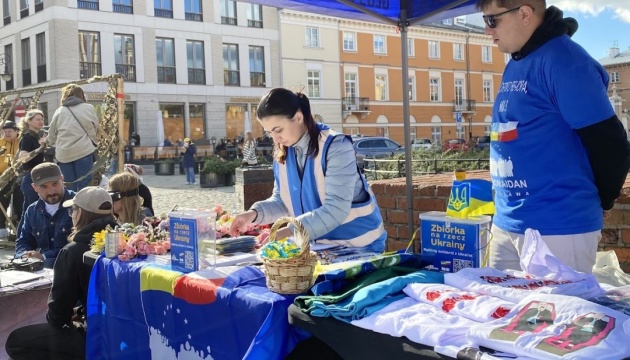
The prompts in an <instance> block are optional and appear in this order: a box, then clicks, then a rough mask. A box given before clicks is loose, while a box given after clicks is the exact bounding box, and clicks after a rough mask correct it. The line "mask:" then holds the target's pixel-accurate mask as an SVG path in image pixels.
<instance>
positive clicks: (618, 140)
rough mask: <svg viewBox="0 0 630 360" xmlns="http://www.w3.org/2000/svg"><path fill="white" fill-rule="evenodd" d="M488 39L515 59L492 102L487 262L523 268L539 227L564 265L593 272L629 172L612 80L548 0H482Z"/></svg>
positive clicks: (480, 6)
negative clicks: (492, 209) (527, 238)
mask: <svg viewBox="0 0 630 360" xmlns="http://www.w3.org/2000/svg"><path fill="white" fill-rule="evenodd" d="M477 7H478V9H479V10H481V11H483V13H484V21H485V23H486V34H488V35H491V36H492V39H493V40H494V43H495V44H496V45H497V46H498V48H499V51H501V52H503V53H509V54H512V59H511V60H510V62H509V63H508V64H507V66H506V69H505V73H504V74H503V79H502V81H501V86H500V87H499V89H498V94H497V97H496V100H495V104H494V109H493V118H492V127H491V149H490V172H491V175H492V182H493V188H494V190H495V204H496V215H495V217H494V219H493V226H492V234H493V239H492V241H491V242H490V259H489V265H490V266H492V267H495V268H498V269H520V262H519V259H520V253H521V250H522V246H523V240H524V233H525V230H526V229H528V228H532V229H535V230H538V231H539V232H540V234H541V235H542V238H543V241H544V242H545V243H546V244H547V245H548V247H549V249H550V250H551V252H552V253H553V254H554V255H555V256H556V257H558V258H559V259H560V260H562V261H563V262H564V263H566V264H567V265H570V266H572V267H573V268H574V269H576V270H578V271H582V272H587V273H591V272H592V268H593V265H594V264H595V253H596V251H597V244H598V243H599V240H600V239H601V229H602V226H603V218H604V217H606V216H607V215H608V212H609V210H610V209H611V208H612V207H613V205H614V203H615V199H616V198H617V197H618V196H619V193H620V190H621V188H622V186H623V183H624V181H625V179H626V176H627V174H628V169H629V167H630V146H629V145H628V140H627V136H626V132H625V130H624V128H623V126H622V124H621V122H620V121H619V119H618V118H617V116H616V115H615V113H614V110H613V108H612V106H611V104H610V101H609V100H608V94H607V88H608V74H607V73H606V71H605V70H604V68H603V67H602V66H601V65H600V64H599V63H598V62H597V61H595V60H594V59H593V58H592V57H591V56H589V55H588V53H587V52H586V51H585V50H584V49H583V48H582V47H580V46H579V45H578V44H576V43H575V42H573V41H572V40H571V38H570V36H571V35H573V34H574V33H575V31H576V30H577V22H576V21H575V20H574V19H572V18H566V19H563V17H562V11H560V10H559V9H558V8H556V7H553V6H551V7H549V8H547V6H546V3H545V1H544V0H478V2H477Z"/></svg>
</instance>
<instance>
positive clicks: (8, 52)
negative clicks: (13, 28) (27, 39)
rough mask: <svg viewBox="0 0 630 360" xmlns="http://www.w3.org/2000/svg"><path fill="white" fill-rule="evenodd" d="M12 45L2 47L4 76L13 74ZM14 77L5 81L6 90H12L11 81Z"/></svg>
mask: <svg viewBox="0 0 630 360" xmlns="http://www.w3.org/2000/svg"><path fill="white" fill-rule="evenodd" d="M12 58H13V44H9V45H5V46H4V74H12V73H13V60H11V59H12ZM14 78H15V76H12V77H11V80H9V81H6V82H5V84H6V90H13V79H14Z"/></svg>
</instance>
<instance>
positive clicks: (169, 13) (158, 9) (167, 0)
mask: <svg viewBox="0 0 630 360" xmlns="http://www.w3.org/2000/svg"><path fill="white" fill-rule="evenodd" d="M153 15H155V17H163V18H169V19H172V18H173V0H153Z"/></svg>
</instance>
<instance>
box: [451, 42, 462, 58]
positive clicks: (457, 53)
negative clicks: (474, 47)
mask: <svg viewBox="0 0 630 360" xmlns="http://www.w3.org/2000/svg"><path fill="white" fill-rule="evenodd" d="M453 60H464V45H462V44H458V43H453Z"/></svg>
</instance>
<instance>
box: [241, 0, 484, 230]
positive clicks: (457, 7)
mask: <svg viewBox="0 0 630 360" xmlns="http://www.w3.org/2000/svg"><path fill="white" fill-rule="evenodd" d="M240 1H243V2H249V3H255V4H261V5H265V6H271V7H275V8H281V9H291V10H297V11H304V12H309V13H315V14H322V15H328V16H336V17H341V18H348V19H357V20H364V21H376V22H381V23H385V24H390V25H393V26H397V27H398V28H399V29H400V37H401V54H402V81H401V84H402V93H403V94H408V93H409V82H408V81H407V77H408V76H409V64H408V59H407V54H408V49H407V28H408V27H409V26H411V25H415V24H420V23H430V22H433V21H437V20H441V19H446V18H451V17H455V16H460V15H465V14H470V13H474V12H476V9H475V3H476V0H240ZM403 122H404V130H405V131H404V132H405V170H406V177H407V181H406V184H407V194H406V195H407V214H408V225H409V229H410V230H413V184H412V165H411V135H410V133H411V132H410V124H409V97H407V96H403ZM411 232H412V231H410V233H411Z"/></svg>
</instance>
